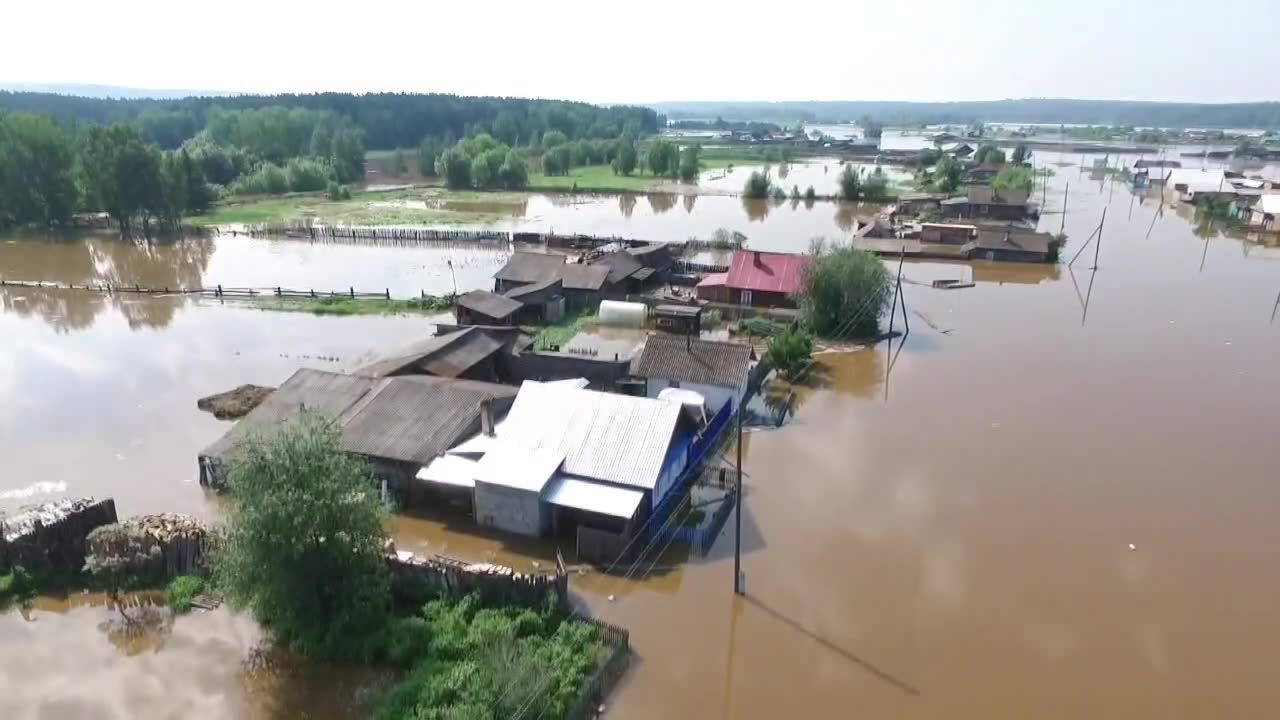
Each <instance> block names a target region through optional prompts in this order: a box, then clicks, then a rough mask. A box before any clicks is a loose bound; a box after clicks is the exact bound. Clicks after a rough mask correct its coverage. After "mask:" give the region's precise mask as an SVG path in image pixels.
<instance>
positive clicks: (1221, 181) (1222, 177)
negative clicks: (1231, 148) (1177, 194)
mask: <svg viewBox="0 0 1280 720" xmlns="http://www.w3.org/2000/svg"><path fill="white" fill-rule="evenodd" d="M1165 185H1167V186H1168V187H1171V188H1176V187H1177V186H1179V185H1185V186H1186V192H1188V193H1216V192H1231V191H1232V190H1233V188H1232V185H1231V182H1230V181H1229V180H1228V179H1227V175H1226V172H1225V171H1223V170H1193V169H1188V168H1175V169H1173V170H1170V171H1169V177H1168V179H1167V180H1165Z"/></svg>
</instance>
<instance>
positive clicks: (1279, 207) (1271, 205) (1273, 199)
mask: <svg viewBox="0 0 1280 720" xmlns="http://www.w3.org/2000/svg"><path fill="white" fill-rule="evenodd" d="M1254 209H1255V210H1261V211H1262V212H1264V213H1266V214H1268V215H1280V195H1277V194H1274V193H1272V194H1268V195H1263V196H1262V197H1260V198H1258V204H1257V205H1255V206H1254Z"/></svg>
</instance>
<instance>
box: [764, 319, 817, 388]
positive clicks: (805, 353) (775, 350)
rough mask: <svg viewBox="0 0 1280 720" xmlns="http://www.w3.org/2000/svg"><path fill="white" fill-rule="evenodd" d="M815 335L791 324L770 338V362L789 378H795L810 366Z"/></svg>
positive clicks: (783, 375)
mask: <svg viewBox="0 0 1280 720" xmlns="http://www.w3.org/2000/svg"><path fill="white" fill-rule="evenodd" d="M811 355H813V336H812V335H810V334H809V333H808V331H806V330H804V329H803V328H800V327H797V326H789V327H787V328H786V329H784V330H783V331H782V332H780V333H778V334H777V335H774V336H773V337H772V338H771V339H770V340H769V355H768V357H769V364H770V365H772V366H773V368H774V369H775V370H777V371H778V373H779V374H780V375H782V377H784V378H786V379H787V380H795V379H796V378H797V377H798V376H799V375H800V373H801V372H802V371H803V370H804V369H805V368H806V367H808V366H809V357H810V356H811Z"/></svg>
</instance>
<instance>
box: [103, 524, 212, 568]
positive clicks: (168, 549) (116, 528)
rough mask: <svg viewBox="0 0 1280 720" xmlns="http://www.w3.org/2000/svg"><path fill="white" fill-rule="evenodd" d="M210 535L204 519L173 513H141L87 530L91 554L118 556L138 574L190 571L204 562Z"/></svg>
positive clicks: (108, 556)
mask: <svg viewBox="0 0 1280 720" xmlns="http://www.w3.org/2000/svg"><path fill="white" fill-rule="evenodd" d="M208 536H209V531H208V528H207V527H205V525H204V523H202V522H200V521H199V520H197V519H195V518H193V517H191V516H189V515H177V514H174V513H163V514H160V515H140V516H138V517H133V518H129V519H128V520H125V521H124V522H121V523H115V524H113V525H106V526H103V527H100V528H98V529H97V530H94V531H93V532H92V533H90V534H89V538H88V550H89V555H90V556H91V557H92V558H98V559H106V558H118V559H119V560H120V561H121V562H123V563H124V564H125V565H127V566H128V567H130V568H131V569H132V570H133V571H134V572H137V573H138V574H141V575H163V576H165V577H174V576H176V575H190V574H194V573H197V572H200V571H201V570H202V569H203V566H204V553H205V550H206V545H207V540H208Z"/></svg>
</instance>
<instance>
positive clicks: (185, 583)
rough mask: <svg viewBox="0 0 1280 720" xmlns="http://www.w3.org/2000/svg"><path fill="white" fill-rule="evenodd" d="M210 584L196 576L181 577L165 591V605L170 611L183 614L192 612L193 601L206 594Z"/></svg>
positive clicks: (172, 582)
mask: <svg viewBox="0 0 1280 720" xmlns="http://www.w3.org/2000/svg"><path fill="white" fill-rule="evenodd" d="M207 588H208V584H207V583H206V582H205V579H204V578H202V577H197V576H195V575H179V576H178V577H176V578H174V579H173V580H172V581H171V582H170V583H169V586H168V587H166V588H165V590H164V604H165V605H168V606H169V609H170V610H173V611H174V612H175V613H178V614H182V613H185V612H189V611H190V610H191V601H192V600H194V599H195V597H196V596H197V595H200V594H201V593H203V592H205V590H206V589H207Z"/></svg>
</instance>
